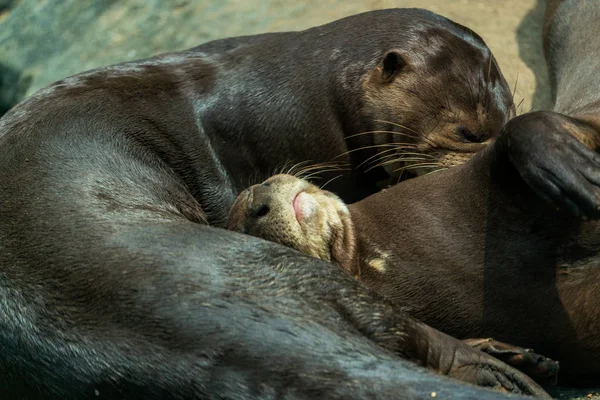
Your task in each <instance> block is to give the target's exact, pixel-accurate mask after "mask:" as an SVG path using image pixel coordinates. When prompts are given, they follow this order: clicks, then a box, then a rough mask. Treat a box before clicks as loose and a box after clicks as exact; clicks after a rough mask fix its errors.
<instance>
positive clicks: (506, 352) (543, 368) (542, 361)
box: [465, 338, 560, 384]
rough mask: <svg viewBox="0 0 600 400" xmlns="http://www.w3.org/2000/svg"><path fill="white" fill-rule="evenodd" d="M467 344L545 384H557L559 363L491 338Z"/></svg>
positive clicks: (471, 341) (467, 341)
mask: <svg viewBox="0 0 600 400" xmlns="http://www.w3.org/2000/svg"><path fill="white" fill-rule="evenodd" d="M465 343H467V344H468V345H469V346H471V347H473V348H475V349H478V350H481V351H483V352H484V353H487V354H489V355H490V356H492V357H495V358H497V359H499V360H501V361H503V362H505V363H506V364H508V365H510V366H512V367H515V368H517V369H519V370H520V371H522V372H524V373H526V374H527V375H529V376H531V377H532V378H534V379H536V380H538V381H539V380H544V383H548V384H556V379H557V377H558V371H559V369H560V367H559V363H558V361H554V360H552V359H550V358H547V357H544V356H543V355H541V354H537V353H534V352H533V350H532V349H524V348H522V347H518V346H513V345H510V344H507V343H503V342H499V341H497V340H494V339H491V338H488V339H467V340H465Z"/></svg>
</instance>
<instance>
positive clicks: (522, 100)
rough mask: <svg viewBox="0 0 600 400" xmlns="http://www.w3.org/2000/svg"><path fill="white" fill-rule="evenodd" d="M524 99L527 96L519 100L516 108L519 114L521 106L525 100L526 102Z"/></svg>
mask: <svg viewBox="0 0 600 400" xmlns="http://www.w3.org/2000/svg"><path fill="white" fill-rule="evenodd" d="M524 101H525V98H522V99H521V101H520V102H519V105H518V106H517V109H516V113H517V115H520V114H519V108H521V106H522V105H523V102H524Z"/></svg>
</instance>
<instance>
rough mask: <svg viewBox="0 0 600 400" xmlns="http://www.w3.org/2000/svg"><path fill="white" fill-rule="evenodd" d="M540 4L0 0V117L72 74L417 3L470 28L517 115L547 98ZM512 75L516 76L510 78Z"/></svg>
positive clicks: (532, 0)
mask: <svg viewBox="0 0 600 400" xmlns="http://www.w3.org/2000/svg"><path fill="white" fill-rule="evenodd" d="M543 5H544V0H303V1H296V0H169V1H165V0H0V113H2V110H6V109H7V108H8V107H10V106H11V105H13V104H14V103H15V102H17V101H19V100H21V99H23V98H24V97H25V96H28V95H30V94H31V93H33V92H35V91H36V90H38V89H40V88H42V87H43V86H45V85H47V84H49V83H51V82H53V81H56V80H58V79H61V78H63V77H65V76H68V75H72V74H74V73H77V72H80V71H84V70H88V69H91V68H95V67H99V66H103V65H108V64H114V63H118V62H122V61H127V60H132V59H136V58H142V57H147V56H151V55H154V54H157V53H160V52H165V51H173V50H179V49H185V48H188V47H193V46H196V45H198V44H200V43H202V42H205V41H208V40H212V39H217V38H221V37H224V36H236V35H242V34H253V33H259V32H268V31H279V30H298V29H304V28H308V27H310V26H314V25H318V24H323V23H326V22H328V21H331V20H334V19H338V18H341V17H344V16H347V15H350V14H354V13H358V12H362V11H367V10H372V9H377V8H387V7H424V8H428V9H430V10H432V11H435V12H438V13H441V14H443V15H445V16H447V17H449V18H451V19H454V20H455V21H457V22H459V23H462V24H464V25H467V26H469V27H470V28H472V29H474V30H475V31H477V32H478V33H479V34H480V35H481V36H482V37H483V38H484V39H485V40H486V42H487V43H488V44H489V46H490V47H491V48H492V51H493V52H494V54H496V57H497V58H498V60H499V62H500V65H501V67H502V69H503V71H504V74H505V76H506V78H507V79H508V81H509V82H510V83H511V84H512V85H515V84H516V87H517V89H516V99H517V100H516V102H517V103H518V102H519V101H521V99H524V100H523V104H522V107H521V111H527V110H529V109H531V107H532V106H533V107H535V108H541V107H544V106H546V105H547V104H548V99H549V98H548V91H547V90H546V80H547V78H546V71H545V66H544V63H543V58H542V53H541V45H540V35H541V34H540V32H541V17H542V11H543ZM517 78H518V81H517Z"/></svg>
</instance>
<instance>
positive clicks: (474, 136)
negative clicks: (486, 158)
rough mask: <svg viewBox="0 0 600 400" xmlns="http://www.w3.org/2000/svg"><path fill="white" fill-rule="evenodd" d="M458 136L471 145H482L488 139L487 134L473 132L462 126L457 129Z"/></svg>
mask: <svg viewBox="0 0 600 400" xmlns="http://www.w3.org/2000/svg"><path fill="white" fill-rule="evenodd" d="M456 134H457V135H458V137H459V138H461V139H462V141H464V142H471V143H481V142H483V141H485V137H486V135H485V134H483V133H476V132H473V131H472V130H470V129H469V128H467V127H466V126H462V125H461V126H457V127H456Z"/></svg>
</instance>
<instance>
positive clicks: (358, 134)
mask: <svg viewBox="0 0 600 400" xmlns="http://www.w3.org/2000/svg"><path fill="white" fill-rule="evenodd" d="M382 122H385V121H382ZM402 128H403V127H402ZM405 129H407V130H409V131H411V132H413V133H415V134H416V135H417V136H418V133H417V132H415V131H412V130H410V129H408V128H405ZM374 133H398V132H396V131H382V130H376V131H367V132H360V133H355V134H353V135H350V136H346V139H351V138H354V137H357V136H362V135H372V134H374ZM406 135H407V136H408V134H406ZM417 136H411V137H413V138H416V137H417Z"/></svg>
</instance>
